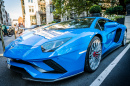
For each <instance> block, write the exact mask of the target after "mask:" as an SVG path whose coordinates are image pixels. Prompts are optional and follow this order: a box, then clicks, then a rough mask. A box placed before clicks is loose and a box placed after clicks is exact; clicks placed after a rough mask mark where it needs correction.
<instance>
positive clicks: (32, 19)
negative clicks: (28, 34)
mask: <svg viewBox="0 0 130 86" xmlns="http://www.w3.org/2000/svg"><path fill="white" fill-rule="evenodd" d="M30 20H31V25H35V24H36V23H37V22H36V16H30Z"/></svg>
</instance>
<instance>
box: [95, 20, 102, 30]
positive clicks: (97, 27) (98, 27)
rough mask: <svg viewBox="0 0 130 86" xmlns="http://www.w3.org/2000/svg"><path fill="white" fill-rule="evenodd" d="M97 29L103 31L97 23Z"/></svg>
mask: <svg viewBox="0 0 130 86" xmlns="http://www.w3.org/2000/svg"><path fill="white" fill-rule="evenodd" d="M95 28H96V29H99V30H101V28H100V26H99V24H98V22H97V24H96V26H95Z"/></svg>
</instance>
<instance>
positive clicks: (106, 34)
mask: <svg viewBox="0 0 130 86" xmlns="http://www.w3.org/2000/svg"><path fill="white" fill-rule="evenodd" d="M107 22H110V21H109V20H106V19H99V20H98V21H97V23H96V26H95V28H96V29H100V30H101V32H102V36H103V41H102V50H103V51H102V53H105V52H106V51H107V50H109V49H110V48H111V47H112V46H111V45H112V44H113V40H114V37H115V33H116V27H114V28H111V29H105V27H104V25H105V23H107Z"/></svg>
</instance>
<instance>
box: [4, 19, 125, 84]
mask: <svg viewBox="0 0 130 86" xmlns="http://www.w3.org/2000/svg"><path fill="white" fill-rule="evenodd" d="M42 28H43V29H42ZM42 28H41V29H38V30H36V31H31V32H28V33H26V34H24V35H22V36H20V37H19V38H17V39H16V40H14V41H13V42H11V43H10V44H9V45H8V46H7V47H6V50H5V52H4V57H7V58H8V60H7V63H8V67H9V68H10V69H12V70H14V71H17V72H20V73H22V74H23V78H24V79H27V80H34V81H43V82H54V81H58V80H61V79H65V78H68V77H71V76H74V75H76V74H79V73H82V72H84V71H87V72H94V71H96V69H97V68H98V67H99V64H100V62H101V59H103V58H104V57H105V56H106V55H108V54H109V53H110V52H112V51H113V50H114V49H116V48H118V47H119V46H121V45H122V46H124V45H125V44H126V35H127V28H126V26H124V25H122V24H118V23H117V22H113V21H111V20H109V19H106V18H103V17H84V18H77V19H73V20H69V21H65V22H60V23H56V24H53V25H49V26H48V25H46V26H44V27H42Z"/></svg>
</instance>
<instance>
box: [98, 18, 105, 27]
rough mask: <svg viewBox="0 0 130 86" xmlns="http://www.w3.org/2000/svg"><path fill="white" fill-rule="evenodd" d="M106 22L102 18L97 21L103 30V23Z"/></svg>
mask: <svg viewBox="0 0 130 86" xmlns="http://www.w3.org/2000/svg"><path fill="white" fill-rule="evenodd" d="M106 22H107V21H106V20H104V19H100V20H99V21H98V23H99V25H100V27H101V29H102V30H104V25H105V23H106Z"/></svg>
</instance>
